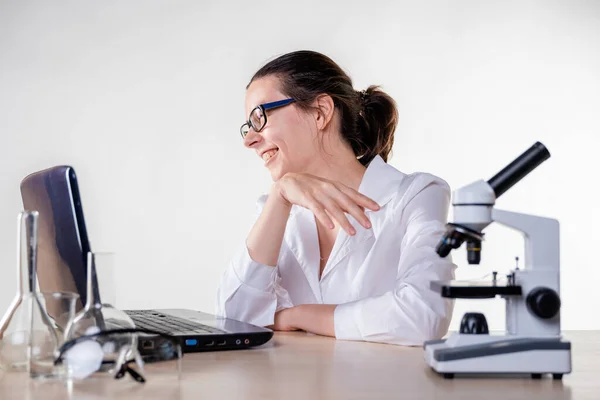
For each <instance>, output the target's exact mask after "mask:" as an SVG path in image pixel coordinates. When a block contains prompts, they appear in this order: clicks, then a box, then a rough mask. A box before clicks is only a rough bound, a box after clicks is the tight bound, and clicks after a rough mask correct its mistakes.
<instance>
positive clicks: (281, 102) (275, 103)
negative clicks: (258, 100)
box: [240, 98, 296, 139]
mask: <svg viewBox="0 0 600 400" xmlns="http://www.w3.org/2000/svg"><path fill="white" fill-rule="evenodd" d="M294 101H296V100H295V99H292V98H289V99H284V100H277V101H272V102H270V103H264V104H259V105H258V106H256V107H254V108H253V109H252V111H250V114H249V115H248V121H246V122H245V123H244V124H243V125H242V126H241V127H240V134H241V135H242V139H244V138H245V137H246V135H247V134H248V132H246V134H244V127H245V126H247V127H248V130H250V128H252V129H254V132H260V131H262V130H263V128H264V127H265V126H266V125H267V113H266V111H267V110H272V109H274V108H279V107H283V106H287V105H288V104H291V103H293V102H294ZM256 109H260V110H261V111H262V115H263V116H264V118H265V123H264V124H263V125H262V126H261V127H256V126H254V125H252V121H251V117H252V113H253V112H254V111H255V110H256Z"/></svg>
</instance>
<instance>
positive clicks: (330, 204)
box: [321, 197, 356, 236]
mask: <svg viewBox="0 0 600 400" xmlns="http://www.w3.org/2000/svg"><path fill="white" fill-rule="evenodd" d="M321 202H322V204H323V205H324V206H325V209H326V210H327V212H328V213H329V214H330V215H331V216H332V217H333V218H335V220H336V221H337V222H339V224H340V226H341V227H342V229H343V230H345V231H346V232H347V233H348V234H349V235H350V236H353V235H354V234H356V229H354V227H353V226H352V224H351V223H350V221H349V220H348V218H347V217H346V214H344V211H343V210H342V208H340V206H339V205H338V203H337V202H336V201H335V199H333V198H331V197H328V198H326V199H324V200H323V201H321Z"/></svg>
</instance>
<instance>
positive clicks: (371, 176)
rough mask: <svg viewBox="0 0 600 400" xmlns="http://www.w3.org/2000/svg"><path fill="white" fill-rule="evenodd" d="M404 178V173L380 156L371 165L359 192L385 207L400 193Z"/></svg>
mask: <svg viewBox="0 0 600 400" xmlns="http://www.w3.org/2000/svg"><path fill="white" fill-rule="evenodd" d="M403 177H404V174H403V173H401V172H400V171H398V170H397V169H395V168H394V167H392V166H391V165H389V164H387V163H386V162H385V161H383V158H381V156H379V155H378V156H375V158H374V159H373V160H371V162H370V163H369V165H368V167H367V170H366V171H365V174H364V175H363V178H362V181H361V183H360V186H359V187H358V191H359V192H360V193H362V194H364V195H365V196H367V197H369V198H371V199H373V200H375V202H376V203H377V204H379V206H380V207H383V206H384V205H385V204H387V203H388V202H389V201H390V200H392V199H393V198H394V196H395V195H396V194H397V193H398V186H399V184H400V181H401V180H402V178H403Z"/></svg>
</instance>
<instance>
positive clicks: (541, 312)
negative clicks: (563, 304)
mask: <svg viewBox="0 0 600 400" xmlns="http://www.w3.org/2000/svg"><path fill="white" fill-rule="evenodd" d="M527 307H528V308H529V311H531V312H532V313H533V314H534V315H537V316H538V317H540V318H542V319H549V318H552V317H554V316H555V315H556V314H557V313H558V310H560V297H559V296H558V294H557V293H556V292H555V291H554V290H552V289H550V288H544V287H540V288H535V289H533V290H532V291H531V292H530V293H529V295H527Z"/></svg>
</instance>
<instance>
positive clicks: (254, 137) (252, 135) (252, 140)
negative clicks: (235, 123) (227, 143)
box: [244, 128, 262, 148]
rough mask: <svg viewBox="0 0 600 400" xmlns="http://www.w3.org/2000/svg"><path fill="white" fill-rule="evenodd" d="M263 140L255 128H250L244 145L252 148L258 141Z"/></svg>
mask: <svg viewBox="0 0 600 400" xmlns="http://www.w3.org/2000/svg"><path fill="white" fill-rule="evenodd" d="M261 140H262V136H261V134H260V133H258V132H255V131H254V129H252V128H250V130H248V133H247V134H246V137H245V138H244V146H246V147H248V148H252V147H253V146H254V145H256V144H257V143H260V142H261Z"/></svg>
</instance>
